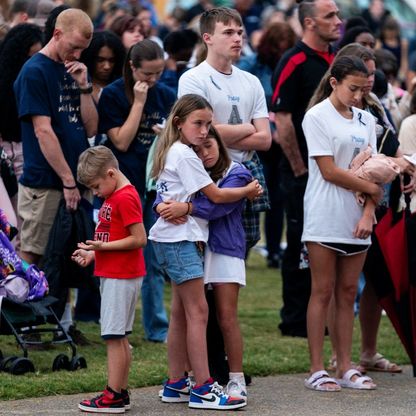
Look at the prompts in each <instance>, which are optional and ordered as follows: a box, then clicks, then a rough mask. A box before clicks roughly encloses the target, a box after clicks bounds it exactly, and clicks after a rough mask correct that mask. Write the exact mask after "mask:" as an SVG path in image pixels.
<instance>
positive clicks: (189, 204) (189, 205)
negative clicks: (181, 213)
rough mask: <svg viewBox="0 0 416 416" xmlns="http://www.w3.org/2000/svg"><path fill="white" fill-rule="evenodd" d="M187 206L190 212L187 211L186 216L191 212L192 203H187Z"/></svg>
mask: <svg viewBox="0 0 416 416" xmlns="http://www.w3.org/2000/svg"><path fill="white" fill-rule="evenodd" d="M187 204H188V210H187V211H186V214H185V215H189V213H190V212H191V203H190V202H187Z"/></svg>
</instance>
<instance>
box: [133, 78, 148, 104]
mask: <svg viewBox="0 0 416 416" xmlns="http://www.w3.org/2000/svg"><path fill="white" fill-rule="evenodd" d="M148 90H149V85H148V84H147V82H143V81H137V82H136V83H135V84H134V87H133V93H134V100H135V101H138V102H139V103H142V104H144V103H145V102H146V98H147V91H148Z"/></svg>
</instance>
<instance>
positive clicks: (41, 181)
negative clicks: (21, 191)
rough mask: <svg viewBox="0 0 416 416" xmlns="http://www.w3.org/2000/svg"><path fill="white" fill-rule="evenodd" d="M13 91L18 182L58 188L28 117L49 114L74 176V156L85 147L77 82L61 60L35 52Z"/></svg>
mask: <svg viewBox="0 0 416 416" xmlns="http://www.w3.org/2000/svg"><path fill="white" fill-rule="evenodd" d="M14 90H15V94H16V102H17V108H18V113H19V118H20V121H21V129H22V142H23V153H24V156H25V163H24V166H23V175H22V177H21V178H20V182H21V183H22V184H23V185H25V186H29V187H31V188H55V189H62V181H61V179H60V178H59V176H58V175H57V174H56V173H55V171H54V170H53V169H52V167H51V166H50V165H49V163H48V162H47V160H46V159H45V157H44V156H43V153H42V151H41V149H40V146H39V141H38V138H37V137H36V135H35V132H34V129H33V124H32V118H31V117H32V116H47V117H50V119H51V125H52V129H53V131H54V132H55V134H56V136H57V137H58V140H59V143H60V145H61V148H62V151H63V154H64V157H65V160H66V161H67V163H68V165H69V167H70V168H71V171H72V174H73V175H74V178H76V177H77V176H76V171H77V164H78V157H79V155H80V154H81V153H82V152H83V151H84V150H85V149H87V147H88V141H87V134H86V132H85V129H84V125H83V122H82V119H81V112H80V92H79V87H78V84H77V83H76V82H75V81H74V79H73V78H72V77H71V75H70V74H68V72H67V71H66V69H65V66H64V64H63V63H59V62H56V61H54V60H52V59H50V58H48V57H47V56H45V55H43V54H41V53H37V54H35V55H34V56H33V57H32V58H30V59H29V60H28V61H27V62H26V63H25V65H24V66H23V68H22V70H21V71H20V74H19V76H18V77H17V79H16V82H15V84H14Z"/></svg>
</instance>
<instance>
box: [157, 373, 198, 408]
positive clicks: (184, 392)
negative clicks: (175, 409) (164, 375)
mask: <svg viewBox="0 0 416 416" xmlns="http://www.w3.org/2000/svg"><path fill="white" fill-rule="evenodd" d="M190 390H191V389H190V387H189V380H188V377H182V378H181V379H180V380H178V381H177V382H175V383H169V380H168V381H167V382H166V383H165V384H164V386H163V393H162V402H165V403H184V402H189V393H190Z"/></svg>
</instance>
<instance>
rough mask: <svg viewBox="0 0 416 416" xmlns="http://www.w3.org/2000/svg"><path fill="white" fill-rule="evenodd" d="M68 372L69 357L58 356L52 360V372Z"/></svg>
mask: <svg viewBox="0 0 416 416" xmlns="http://www.w3.org/2000/svg"><path fill="white" fill-rule="evenodd" d="M59 370H69V357H68V356H67V355H65V354H58V355H57V356H56V357H55V359H54V360H53V364H52V371H59Z"/></svg>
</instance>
